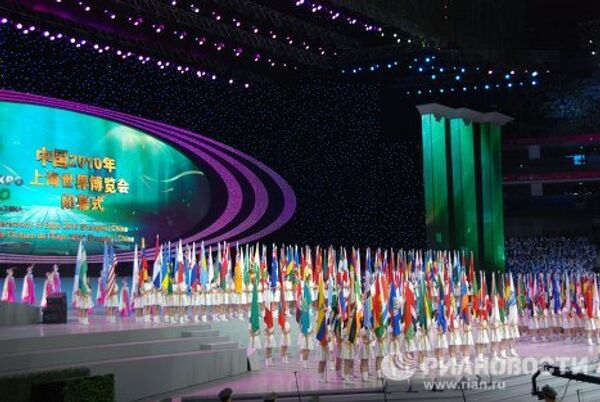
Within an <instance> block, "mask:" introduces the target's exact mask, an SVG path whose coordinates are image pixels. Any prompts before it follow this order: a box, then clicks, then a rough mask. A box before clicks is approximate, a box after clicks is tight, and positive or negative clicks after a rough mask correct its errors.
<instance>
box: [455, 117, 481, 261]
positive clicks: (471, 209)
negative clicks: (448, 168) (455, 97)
mask: <svg viewBox="0 0 600 402" xmlns="http://www.w3.org/2000/svg"><path fill="white" fill-rule="evenodd" d="M450 143H451V144H452V147H451V152H450V155H449V158H450V161H451V165H452V189H451V197H452V206H453V210H452V211H451V213H452V214H453V217H454V219H453V222H454V227H453V233H454V240H455V241H454V248H465V249H467V250H469V251H473V254H474V255H475V256H478V255H479V234H478V221H477V186H476V184H475V148H474V137H473V124H472V123H468V122H466V121H465V120H463V119H460V118H456V119H452V120H450Z"/></svg>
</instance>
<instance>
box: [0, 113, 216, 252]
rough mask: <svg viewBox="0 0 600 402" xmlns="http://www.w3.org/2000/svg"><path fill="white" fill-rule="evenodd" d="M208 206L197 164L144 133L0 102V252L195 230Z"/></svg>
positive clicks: (120, 243)
mask: <svg viewBox="0 0 600 402" xmlns="http://www.w3.org/2000/svg"><path fill="white" fill-rule="evenodd" d="M210 201H211V191H210V186H209V182H208V179H207V178H206V176H205V174H204V172H203V171H202V169H201V167H199V166H197V165H196V164H195V163H193V162H192V161H191V160H190V158H188V156H186V155H185V154H183V153H182V152H180V151H179V150H178V149H176V148H174V147H173V146H171V145H169V144H167V143H165V142H162V141H160V140H158V139H156V138H154V137H152V136H150V135H148V134H146V133H144V132H142V131H139V130H137V129H133V128H131V127H127V126H125V125H123V124H120V123H116V122H113V121H110V120H106V119H103V118H99V117H95V116H91V115H87V114H83V113H78V112H73V111H69V110H65V109H60V108H54V107H47V106H39V105H31V104H22V103H15V102H0V253H11V254H28V255H31V254H37V255H74V254H76V252H77V244H78V241H79V239H80V238H81V237H82V236H86V237H87V239H88V242H87V252H88V254H99V253H101V252H102V248H103V243H104V241H108V242H113V244H114V247H115V249H116V250H117V251H127V250H132V249H133V246H134V242H137V243H138V244H139V242H140V240H141V238H142V237H144V238H146V240H147V243H151V245H153V244H152V242H153V239H154V237H155V236H156V234H158V233H160V235H161V237H164V238H175V237H179V236H182V235H184V234H186V233H190V232H192V231H193V230H194V228H195V227H196V226H197V225H198V224H199V223H200V222H201V221H202V219H203V218H204V216H205V215H206V214H207V212H208V210H209V206H210Z"/></svg>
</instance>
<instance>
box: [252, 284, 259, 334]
mask: <svg viewBox="0 0 600 402" xmlns="http://www.w3.org/2000/svg"><path fill="white" fill-rule="evenodd" d="M250 326H251V328H252V332H257V331H258V330H259V329H260V309H259V308H258V287H257V286H256V281H255V282H254V284H253V286H252V306H251V307H250Z"/></svg>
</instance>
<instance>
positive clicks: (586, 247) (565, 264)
mask: <svg viewBox="0 0 600 402" xmlns="http://www.w3.org/2000/svg"><path fill="white" fill-rule="evenodd" d="M505 255H506V269H507V270H509V271H511V272H524V271H530V270H532V271H555V270H586V271H589V270H592V269H593V268H594V266H595V264H596V257H597V255H598V248H597V246H596V245H594V244H593V243H592V242H591V241H590V240H589V239H588V238H587V237H563V236H557V237H508V238H507V239H506V241H505Z"/></svg>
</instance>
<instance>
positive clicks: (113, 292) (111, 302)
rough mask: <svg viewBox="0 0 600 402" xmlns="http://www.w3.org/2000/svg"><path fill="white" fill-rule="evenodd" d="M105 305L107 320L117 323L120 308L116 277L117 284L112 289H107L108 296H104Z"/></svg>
mask: <svg viewBox="0 0 600 402" xmlns="http://www.w3.org/2000/svg"><path fill="white" fill-rule="evenodd" d="M104 307H106V320H107V321H108V322H112V323H115V322H117V321H116V315H117V314H116V313H117V309H118V308H119V285H118V284H117V281H116V279H115V284H114V286H113V287H112V289H107V290H106V296H105V297H104Z"/></svg>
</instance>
